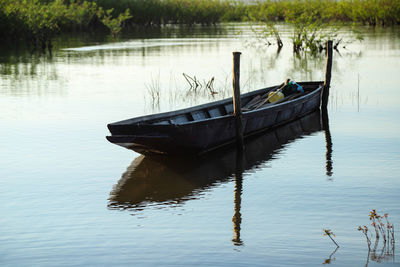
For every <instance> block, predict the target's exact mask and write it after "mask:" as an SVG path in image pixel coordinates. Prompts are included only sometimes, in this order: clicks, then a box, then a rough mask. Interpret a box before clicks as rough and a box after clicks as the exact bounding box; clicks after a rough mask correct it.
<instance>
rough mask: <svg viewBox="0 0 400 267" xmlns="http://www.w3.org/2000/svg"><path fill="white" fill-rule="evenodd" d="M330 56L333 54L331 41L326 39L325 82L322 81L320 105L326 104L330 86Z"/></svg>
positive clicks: (325, 105) (324, 105)
mask: <svg viewBox="0 0 400 267" xmlns="http://www.w3.org/2000/svg"><path fill="white" fill-rule="evenodd" d="M332 56H333V48H332V41H328V42H327V44H326V57H327V58H326V70H325V82H324V90H323V92H322V102H321V107H327V106H328V98H329V88H330V86H331V72H332Z"/></svg>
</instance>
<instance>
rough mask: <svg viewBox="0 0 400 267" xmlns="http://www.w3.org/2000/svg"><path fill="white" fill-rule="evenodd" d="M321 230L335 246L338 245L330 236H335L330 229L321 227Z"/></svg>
mask: <svg viewBox="0 0 400 267" xmlns="http://www.w3.org/2000/svg"><path fill="white" fill-rule="evenodd" d="M323 232H324V236H326V235H327V236H328V237H329V238H330V239H331V240H332V242H333V243H335V245H336V246H337V247H339V245H338V243H336V241H335V240H334V239H333V238H332V236H335V234H334V233H333V232H332V231H331V230H330V229H323Z"/></svg>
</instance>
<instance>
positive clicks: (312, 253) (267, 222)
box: [0, 25, 400, 266]
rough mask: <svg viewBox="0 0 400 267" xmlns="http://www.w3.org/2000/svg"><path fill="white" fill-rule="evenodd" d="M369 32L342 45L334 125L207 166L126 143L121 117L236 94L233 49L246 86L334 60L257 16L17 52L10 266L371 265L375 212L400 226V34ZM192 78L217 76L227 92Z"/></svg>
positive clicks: (289, 131) (10, 66) (271, 139)
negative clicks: (256, 22)
mask: <svg viewBox="0 0 400 267" xmlns="http://www.w3.org/2000/svg"><path fill="white" fill-rule="evenodd" d="M284 30H285V31H286V32H289V29H287V28H285V29H284ZM361 30H362V31H364V37H365V40H364V42H362V43H361V44H360V43H352V44H350V45H348V46H347V48H346V49H340V54H339V53H337V52H335V54H334V63H333V64H334V65H333V74H332V88H331V95H330V100H329V101H330V102H329V107H328V112H329V129H330V132H327V131H322V130H321V125H320V116H319V114H318V113H316V114H311V115H310V116H308V117H306V118H304V119H302V120H300V121H296V122H294V123H291V124H289V125H286V126H285V127H283V128H280V129H277V130H276V131H273V132H270V133H266V134H264V135H261V136H258V137H257V138H253V139H251V140H249V142H248V143H247V146H246V147H247V149H246V153H245V155H244V156H243V157H237V156H236V154H235V151H232V149H230V148H227V149H224V150H222V151H219V152H218V153H216V154H211V155H208V156H207V157H203V158H201V159H197V160H196V161H193V160H190V159H178V160H177V159H162V158H161V159H160V158H148V157H143V156H140V155H139V154H137V153H135V152H132V151H128V150H125V149H123V148H120V147H117V146H115V145H112V144H110V143H108V142H107V141H106V139H105V136H106V135H107V134H108V131H107V129H106V124H107V123H109V122H113V121H117V120H121V119H126V118H129V117H134V116H140V115H144V114H150V113H154V112H159V111H168V110H173V109H177V108H183V107H188V106H191V105H194V104H200V103H205V102H209V101H212V100H218V99H221V98H225V97H228V96H231V67H232V66H231V64H232V62H231V61H232V52H233V51H241V52H242V57H241V72H242V73H241V83H242V91H250V90H253V89H258V88H262V87H265V86H266V85H273V84H279V83H281V82H282V81H283V80H284V79H286V78H288V77H290V78H292V79H294V80H299V81H300V80H323V77H324V66H325V58H324V56H320V57H310V56H308V57H307V58H297V57H295V56H293V54H292V53H291V47H290V46H289V45H288V44H286V46H284V48H283V50H282V51H281V53H280V54H277V53H276V49H275V47H269V48H266V47H263V46H259V45H254V43H253V41H252V38H251V36H252V34H251V31H250V28H249V27H248V26H245V25H223V26H219V27H218V28H211V29H210V28H208V29H207V28H205V29H204V28H203V29H201V28H192V29H189V30H188V29H180V28H168V29H162V30H154V31H151V32H150V31H147V32H137V33H134V34H131V35H129V36H124V37H122V38H121V40H120V41H115V40H111V39H107V38H106V37H102V36H73V37H71V36H64V37H60V38H59V39H58V40H57V41H56V49H55V51H53V54H52V56H49V55H45V56H43V55H39V54H38V53H33V54H30V53H29V52H26V51H25V50H24V49H23V48H10V47H8V48H6V47H2V48H1V52H0V129H1V135H0V139H1V140H0V162H1V166H0V203H1V204H0V212H1V216H0V226H1V227H0V264H1V265H2V266H82V265H87V266H97V265H104V266H128V265H129V266H192V265H204V266H319V265H321V264H323V263H326V262H327V261H329V259H330V263H331V264H332V265H337V266H365V264H366V263H367V260H368V258H367V255H368V254H367V246H366V242H365V240H364V237H363V236H362V234H361V233H360V232H358V231H357V227H358V226H359V225H369V224H370V221H369V219H368V213H369V211H370V210H371V209H377V211H378V212H379V213H382V214H383V213H386V212H388V213H389V219H390V221H391V222H392V223H393V224H394V225H395V227H397V229H399V227H400V205H399V203H400V153H399V149H400V86H399V82H398V77H399V74H400V72H399V70H400V31H399V29H398V28H387V29H379V28H377V29H368V28H365V29H364V28H363V29H361ZM238 32H241V34H237V33H238ZM344 34H346V35H350V33H349V32H346V31H345V32H344ZM287 38H288V37H287V36H285V40H287ZM182 73H186V74H188V75H190V76H192V77H193V76H196V78H197V79H198V80H200V81H201V82H203V83H204V82H207V81H208V80H210V79H211V78H212V77H214V79H215V83H214V90H215V91H217V92H218V94H216V95H214V96H211V95H210V93H209V92H208V91H207V90H205V89H199V90H197V91H194V90H190V86H189V85H188V83H187V82H186V80H185V79H184V77H183V76H182ZM154 93H158V94H159V95H160V98H159V100H157V98H155V99H154V98H153V97H152V94H153V95H154ZM326 137H328V139H327V138H326ZM329 137H330V138H329ZM327 140H328V142H327ZM329 140H330V141H331V142H329ZM323 229H331V230H332V231H333V232H334V233H335V234H336V237H335V239H336V241H337V242H338V243H339V245H340V248H339V249H338V250H337V251H335V245H334V244H333V243H332V242H331V241H330V240H329V238H327V237H326V236H323V233H322V230H323ZM397 241H398V242H400V241H399V239H397ZM380 252H381V248H378V250H377V254H378V255H379V254H380ZM332 253H334V254H333V255H332ZM399 254H400V251H399V249H398V248H396V251H395V256H394V257H393V256H390V255H389V256H387V257H385V258H384V259H382V260H379V261H381V263H378V259H376V258H375V259H370V260H369V266H375V265H379V266H381V265H382V266H398V265H400V261H399V260H398V257H396V255H399Z"/></svg>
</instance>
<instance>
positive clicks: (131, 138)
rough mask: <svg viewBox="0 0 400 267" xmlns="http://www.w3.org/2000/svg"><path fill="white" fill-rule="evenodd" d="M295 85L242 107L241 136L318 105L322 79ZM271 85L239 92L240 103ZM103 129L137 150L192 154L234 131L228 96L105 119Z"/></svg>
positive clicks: (114, 140)
mask: <svg viewBox="0 0 400 267" xmlns="http://www.w3.org/2000/svg"><path fill="white" fill-rule="evenodd" d="M299 84H300V85H301V86H302V87H303V88H304V90H305V93H303V94H302V95H296V96H297V97H296V98H294V97H293V96H291V95H289V96H288V97H286V98H285V99H283V100H282V101H281V102H279V103H273V104H269V103H268V104H265V105H261V106H259V105H258V106H257V107H255V108H254V109H250V110H247V111H245V110H244V111H243V132H244V135H245V136H249V135H252V134H254V133H257V132H259V131H261V130H267V129H270V128H272V127H277V126H278V125H282V124H283V123H287V122H289V121H291V120H294V119H297V118H299V117H302V116H304V115H306V114H309V113H310V112H312V111H314V110H316V109H318V108H319V106H320V102H321V93H322V88H323V82H303V83H299ZM276 88H278V87H276V86H273V87H269V88H265V89H260V90H257V91H254V92H250V93H247V94H243V95H242V96H241V103H242V106H246V105H247V104H249V103H250V101H254V99H256V98H258V99H264V98H265V97H264V96H265V95H267V94H268V92H269V91H272V90H274V89H276ZM262 103H263V102H262ZM108 129H109V130H110V132H111V136H107V139H108V140H109V141H110V142H111V143H114V144H117V145H120V146H123V147H126V148H128V149H132V150H135V151H137V152H139V153H142V154H149V153H163V154H198V153H201V152H204V151H208V150H211V149H214V148H216V147H219V146H222V145H224V144H227V143H231V142H233V141H234V140H235V136H236V132H235V118H234V116H233V103H232V99H225V100H221V101H216V102H213V103H209V104H204V105H199V106H195V107H192V108H187V109H182V110H177V111H171V112H166V113H160V114H154V115H149V116H142V117H137V118H133V119H128V120H124V121H119V122H115V123H110V124H108Z"/></svg>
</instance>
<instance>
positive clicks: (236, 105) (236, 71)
mask: <svg viewBox="0 0 400 267" xmlns="http://www.w3.org/2000/svg"><path fill="white" fill-rule="evenodd" d="M240 54H241V53H240V52H233V81H232V85H233V116H234V117H235V124H236V143H237V146H238V149H241V150H243V143H244V142H243V122H242V109H241V104H240V84H239V78H240Z"/></svg>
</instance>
